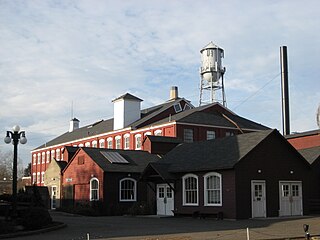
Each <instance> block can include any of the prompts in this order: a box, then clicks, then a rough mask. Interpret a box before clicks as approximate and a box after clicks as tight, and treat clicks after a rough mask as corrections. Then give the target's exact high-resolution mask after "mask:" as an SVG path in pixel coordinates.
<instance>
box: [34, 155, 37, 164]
mask: <svg viewBox="0 0 320 240" xmlns="http://www.w3.org/2000/svg"><path fill="white" fill-rule="evenodd" d="M36 163H37V155H36V154H33V165H36Z"/></svg>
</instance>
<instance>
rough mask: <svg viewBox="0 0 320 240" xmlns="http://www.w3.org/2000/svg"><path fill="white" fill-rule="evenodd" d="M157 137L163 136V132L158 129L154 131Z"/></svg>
mask: <svg viewBox="0 0 320 240" xmlns="http://www.w3.org/2000/svg"><path fill="white" fill-rule="evenodd" d="M154 135H155V136H162V130H160V129H158V130H155V131H154Z"/></svg>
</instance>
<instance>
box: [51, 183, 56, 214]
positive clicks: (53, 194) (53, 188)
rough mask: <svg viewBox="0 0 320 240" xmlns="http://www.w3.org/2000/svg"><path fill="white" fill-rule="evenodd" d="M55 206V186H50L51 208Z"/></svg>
mask: <svg viewBox="0 0 320 240" xmlns="http://www.w3.org/2000/svg"><path fill="white" fill-rule="evenodd" d="M56 208H57V186H52V187H51V209H56Z"/></svg>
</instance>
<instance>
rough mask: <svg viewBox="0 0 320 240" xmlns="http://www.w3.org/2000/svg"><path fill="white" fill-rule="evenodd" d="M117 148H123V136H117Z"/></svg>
mask: <svg viewBox="0 0 320 240" xmlns="http://www.w3.org/2000/svg"><path fill="white" fill-rule="evenodd" d="M115 140H116V149H121V136H116V137H115Z"/></svg>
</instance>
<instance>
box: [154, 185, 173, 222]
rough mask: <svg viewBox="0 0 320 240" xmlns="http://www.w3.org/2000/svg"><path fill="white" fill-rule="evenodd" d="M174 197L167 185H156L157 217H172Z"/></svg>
mask: <svg viewBox="0 0 320 240" xmlns="http://www.w3.org/2000/svg"><path fill="white" fill-rule="evenodd" d="M173 210H174V196H173V190H172V189H171V188H170V187H169V185H168V184H157V215H165V216H173V215H174V213H173Z"/></svg>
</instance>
